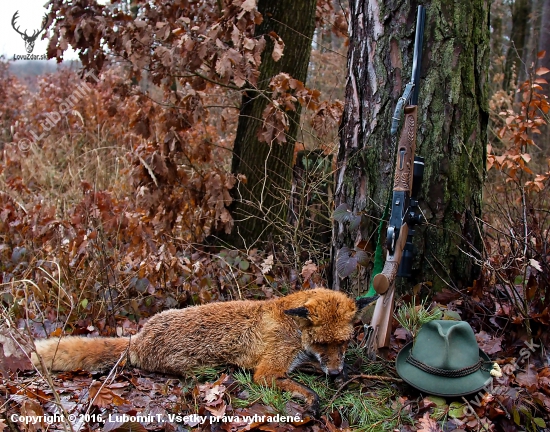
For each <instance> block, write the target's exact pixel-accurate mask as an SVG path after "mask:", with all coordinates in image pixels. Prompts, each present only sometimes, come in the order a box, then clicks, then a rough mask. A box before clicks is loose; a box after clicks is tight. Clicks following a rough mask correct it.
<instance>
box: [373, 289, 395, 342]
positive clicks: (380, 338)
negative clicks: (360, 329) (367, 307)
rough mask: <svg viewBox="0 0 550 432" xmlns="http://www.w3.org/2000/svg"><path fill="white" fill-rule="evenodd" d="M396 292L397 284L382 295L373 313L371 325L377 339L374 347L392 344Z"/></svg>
mask: <svg viewBox="0 0 550 432" xmlns="http://www.w3.org/2000/svg"><path fill="white" fill-rule="evenodd" d="M394 293H395V284H393V285H392V286H391V288H390V289H389V290H388V291H386V294H384V295H381V296H380V298H379V299H378V301H377V302H376V306H375V308H374V313H373V315H372V320H371V326H372V327H373V328H374V332H375V340H374V347H373V348H374V349H376V350H378V349H379V348H383V347H387V346H389V345H390V336H391V330H392V320H393V300H394Z"/></svg>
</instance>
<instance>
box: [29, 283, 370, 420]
mask: <svg viewBox="0 0 550 432" xmlns="http://www.w3.org/2000/svg"><path fill="white" fill-rule="evenodd" d="M374 300H375V299H374V298H370V299H361V300H360V302H361V303H359V302H358V303H356V302H355V301H354V300H352V299H350V298H349V297H347V296H346V295H345V294H343V293H341V292H337V291H332V290H328V289H324V288H318V289H313V290H309V291H300V292H297V293H294V294H291V295H288V296H286V297H282V298H278V299H273V300H264V301H249V300H246V301H230V302H222V303H210V304H206V305H202V306H194V307H188V308H185V309H172V310H167V311H164V312H161V313H159V314H157V315H155V316H153V317H152V318H151V319H150V320H149V321H148V322H147V323H146V324H145V325H144V326H143V328H142V330H141V331H140V332H139V333H138V334H137V335H135V336H132V337H131V338H86V337H75V336H70V337H65V338H62V339H58V338H55V339H47V340H39V341H37V342H36V351H37V353H38V354H39V355H40V356H41V357H42V360H43V361H44V364H45V365H46V367H48V368H51V369H52V370H55V371H68V370H74V369H86V370H98V369H105V368H109V367H112V366H113V365H114V364H115V363H116V362H117V361H118V360H119V358H120V357H121V355H122V354H123V353H125V352H127V359H128V361H127V363H129V364H130V365H132V366H135V367H140V368H143V369H146V370H149V371H153V372H164V373H171V374H176V375H181V374H184V373H185V372H189V371H192V370H193V369H194V368H197V367H200V366H219V365H223V364H233V365H236V366H240V367H242V368H246V369H253V370H254V381H255V382H257V383H262V384H268V385H271V384H272V383H274V384H275V385H277V386H278V387H279V388H281V389H283V390H287V391H290V392H293V393H294V394H295V395H296V396H299V397H302V398H303V399H304V400H305V401H306V403H307V404H308V406H309V408H310V409H312V411H314V412H315V411H317V409H318V396H317V394H316V393H315V392H313V390H311V389H309V388H307V387H305V386H303V385H301V384H299V383H298V382H296V381H294V380H292V379H291V378H289V377H288V376H287V373H288V372H291V371H292V370H293V369H295V368H297V367H298V366H300V364H302V363H304V362H307V361H311V360H312V359H316V360H317V361H318V362H319V363H320V366H321V368H322V369H323V371H324V372H325V373H327V374H329V375H339V374H341V373H342V371H343V367H344V354H345V350H346V347H347V345H348V342H349V340H350V339H351V337H352V334H353V325H352V324H353V321H354V318H355V315H356V313H357V312H358V308H361V307H362V306H366V305H367V304H369V303H371V302H372V301H374ZM32 359H33V362H34V364H35V365H37V366H38V365H39V360H38V357H37V356H36V354H34V353H33V358H32Z"/></svg>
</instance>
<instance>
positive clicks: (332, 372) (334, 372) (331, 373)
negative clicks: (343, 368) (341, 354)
mask: <svg viewBox="0 0 550 432" xmlns="http://www.w3.org/2000/svg"><path fill="white" fill-rule="evenodd" d="M328 375H329V376H330V377H333V378H334V377H337V376H338V375H340V371H339V370H338V369H329V370H328Z"/></svg>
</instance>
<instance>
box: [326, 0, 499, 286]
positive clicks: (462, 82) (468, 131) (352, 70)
mask: <svg viewBox="0 0 550 432" xmlns="http://www.w3.org/2000/svg"><path fill="white" fill-rule="evenodd" d="M422 3H423V4H424V5H425V6H426V33H425V36H424V56H423V61H422V76H421V86H420V104H419V117H418V120H419V130H418V139H417V154H419V155H421V156H424V158H425V159H426V167H425V173H424V183H423V188H422V196H423V200H422V201H421V207H422V209H423V211H424V215H425V217H426V219H427V222H428V224H427V225H426V226H424V227H423V228H421V229H419V230H418V231H419V232H418V233H417V235H416V236H415V243H416V246H417V247H418V249H419V258H421V259H419V260H417V262H416V265H415V269H414V274H413V282H419V281H431V282H432V283H433V285H434V287H436V288H441V287H442V286H443V285H444V281H446V282H452V283H453V284H455V285H456V286H465V285H468V284H470V283H471V282H472V280H473V279H474V278H475V277H476V276H477V273H476V267H475V266H474V264H473V263H472V261H471V260H470V259H469V257H468V256H467V255H466V254H464V253H463V252H461V251H460V249H459V248H462V249H466V250H470V247H469V245H472V246H474V247H476V248H478V249H479V248H480V237H479V231H478V228H477V226H476V222H475V218H476V217H480V215H481V194H482V184H483V180H484V175H485V173H484V166H485V156H486V143H487V141H486V139H487V134H486V128H487V122H488V86H487V83H488V77H487V72H488V65H489V63H488V61H489V24H488V22H489V13H488V10H489V6H488V3H487V1H484V0H456V1H454V2H448V1H445V0H430V1H424V2H422ZM350 8H351V27H350V28H351V35H350V48H349V53H348V69H349V72H348V82H347V88H346V107H345V111H344V116H343V120H342V131H341V135H340V149H339V153H338V171H337V179H336V186H335V201H336V202H335V205H336V206H339V205H340V204H342V203H347V205H348V206H349V208H350V209H353V211H354V212H358V213H362V214H363V215H365V217H363V218H362V222H361V224H360V226H359V229H358V230H357V231H350V229H349V225H347V224H342V223H335V225H334V233H333V275H334V277H333V287H334V288H335V289H344V290H346V291H349V292H353V293H363V292H365V291H366V290H367V289H368V282H369V280H370V276H371V272H372V266H370V267H368V266H367V267H360V271H359V272H358V274H354V275H352V276H351V277H348V278H345V279H340V278H339V277H338V276H337V274H336V261H337V258H336V256H337V253H338V250H339V249H340V248H341V247H342V246H344V245H345V246H348V247H349V246H353V244H354V242H355V243H356V244H357V243H358V242H359V240H363V241H362V242H361V243H360V244H361V246H362V247H363V248H364V249H366V250H369V249H370V250H372V248H374V246H375V241H376V231H377V225H378V220H379V218H380V217H381V215H382V212H383V208H384V206H385V205H386V203H387V201H388V197H389V194H390V192H391V188H392V185H393V182H392V181H391V174H392V169H393V165H394V160H393V158H392V156H393V154H394V149H392V148H391V146H390V139H389V129H390V123H391V117H392V114H393V110H394V108H395V105H396V102H397V99H398V98H399V97H400V96H401V94H402V91H403V89H404V87H405V84H406V83H407V82H408V81H409V80H410V73H411V68H412V57H413V45H414V32H415V24H416V10H417V2H416V1H413V2H410V3H409V2H407V1H404V0H395V1H392V2H385V1H383V0H379V1H377V0H351V1H350Z"/></svg>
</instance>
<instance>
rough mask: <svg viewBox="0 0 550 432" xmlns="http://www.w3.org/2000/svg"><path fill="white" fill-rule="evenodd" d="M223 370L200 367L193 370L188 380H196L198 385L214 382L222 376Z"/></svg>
mask: <svg viewBox="0 0 550 432" xmlns="http://www.w3.org/2000/svg"><path fill="white" fill-rule="evenodd" d="M222 370H223V368H213V367H209V366H201V367H198V368H196V369H193V370H192V371H191V373H190V374H189V378H192V379H194V380H197V381H198V382H200V383H205V382H214V381H216V380H217V379H218V378H219V377H220V375H221V374H222Z"/></svg>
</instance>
